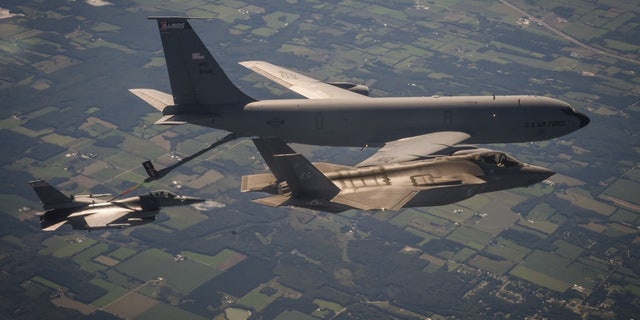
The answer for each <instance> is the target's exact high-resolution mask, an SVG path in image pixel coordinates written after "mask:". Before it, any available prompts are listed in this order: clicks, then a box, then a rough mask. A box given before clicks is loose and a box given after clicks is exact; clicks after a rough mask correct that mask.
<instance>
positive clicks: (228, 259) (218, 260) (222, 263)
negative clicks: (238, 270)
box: [180, 249, 247, 270]
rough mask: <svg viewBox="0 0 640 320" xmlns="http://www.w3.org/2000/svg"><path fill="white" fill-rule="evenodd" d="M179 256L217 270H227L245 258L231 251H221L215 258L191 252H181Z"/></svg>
mask: <svg viewBox="0 0 640 320" xmlns="http://www.w3.org/2000/svg"><path fill="white" fill-rule="evenodd" d="M180 254H181V255H183V256H185V257H187V258H188V259H190V260H193V261H196V262H198V263H201V264H204V265H206V266H210V267H213V268H216V269H218V270H227V269H229V268H231V267H232V266H234V265H235V264H237V263H238V262H240V261H242V260H244V259H245V258H246V257H247V256H245V255H243V254H242V253H238V252H235V251H233V250H231V249H222V250H221V251H220V252H218V253H216V255H215V256H210V255H205V254H201V253H196V252H191V251H183V252H181V253H180Z"/></svg>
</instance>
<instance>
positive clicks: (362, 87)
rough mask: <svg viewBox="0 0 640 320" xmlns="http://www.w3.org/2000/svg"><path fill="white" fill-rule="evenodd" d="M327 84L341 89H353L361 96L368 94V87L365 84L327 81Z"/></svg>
mask: <svg viewBox="0 0 640 320" xmlns="http://www.w3.org/2000/svg"><path fill="white" fill-rule="evenodd" d="M327 84H330V85H332V86H336V87H338V88H341V89H346V90H349V91H353V92H355V93H357V94H361V95H363V96H367V97H368V96H369V87H367V86H365V85H364V84H355V83H350V82H327Z"/></svg>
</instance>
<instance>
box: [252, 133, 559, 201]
mask: <svg viewBox="0 0 640 320" xmlns="http://www.w3.org/2000/svg"><path fill="white" fill-rule="evenodd" d="M253 141H254V143H255V145H256V147H257V148H258V151H259V152H260V154H261V155H262V157H263V158H264V160H265V162H266V163H267V165H268V167H269V169H271V173H263V174H255V175H248V176H243V177H242V187H241V190H242V191H243V192H245V191H258V192H266V193H270V194H272V195H271V196H269V197H266V198H260V199H256V200H254V201H255V202H257V203H260V204H264V205H268V206H273V207H279V206H296V207H303V208H309V209H315V210H320V211H327V212H341V211H344V210H348V209H359V210H398V209H400V208H408V207H428V206H439V205H445V204H450V203H454V202H458V201H461V200H464V199H467V198H470V197H472V196H473V195H475V194H478V193H484V192H492V191H498V190H505V189H511V188H518V187H527V186H530V185H533V184H536V183H538V182H541V181H543V180H545V179H547V178H549V177H550V176H552V175H553V174H554V172H553V171H551V170H548V169H545V168H542V167H536V166H532V165H529V164H526V163H522V162H520V161H518V160H516V159H514V158H513V157H511V156H509V155H507V154H505V153H502V152H499V151H495V150H489V149H478V148H476V149H467V150H459V151H456V152H454V153H453V154H451V155H449V156H433V157H431V158H422V159H420V160H413V161H402V160H400V161H398V162H389V161H388V159H381V160H380V161H379V162H377V163H373V162H371V160H366V161H367V163H366V166H361V165H358V166H356V167H350V166H343V165H337V164H331V163H311V162H309V161H308V160H307V159H306V158H304V157H303V156H302V155H300V154H298V153H296V152H295V151H293V150H292V149H291V148H290V147H289V146H288V145H286V144H285V143H284V142H283V141H282V140H280V139H278V138H260V139H254V140H253Z"/></svg>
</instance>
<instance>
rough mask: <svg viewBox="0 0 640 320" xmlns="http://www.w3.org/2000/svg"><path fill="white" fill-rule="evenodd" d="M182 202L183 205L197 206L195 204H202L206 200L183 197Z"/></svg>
mask: <svg viewBox="0 0 640 320" xmlns="http://www.w3.org/2000/svg"><path fill="white" fill-rule="evenodd" d="M180 201H181V202H182V204H185V205H187V204H195V203H200V202H204V201H205V200H204V199H200V198H194V197H186V196H182V197H181V199H180Z"/></svg>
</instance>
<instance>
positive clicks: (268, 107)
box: [130, 17, 589, 167]
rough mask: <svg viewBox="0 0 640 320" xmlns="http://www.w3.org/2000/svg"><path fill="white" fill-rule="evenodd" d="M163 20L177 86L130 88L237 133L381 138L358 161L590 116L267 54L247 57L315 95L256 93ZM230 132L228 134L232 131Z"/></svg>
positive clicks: (537, 131) (516, 137)
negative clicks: (373, 87)
mask: <svg viewBox="0 0 640 320" xmlns="http://www.w3.org/2000/svg"><path fill="white" fill-rule="evenodd" d="M150 19H153V20H155V21H156V22H157V25H158V28H159V31H160V38H161V40H162V46H163V49H164V55H165V59H166V63H167V69H168V73H169V82H170V84H171V93H172V94H167V93H163V92H160V91H158V90H154V89H131V90H130V91H131V92H132V93H133V94H135V95H137V96H138V97H140V98H141V99H143V100H144V101H146V102H147V103H149V104H151V105H152V106H153V107H155V108H156V109H158V110H160V111H161V112H162V117H161V118H160V119H159V120H158V121H156V124H163V125H177V124H184V123H191V124H196V125H201V126H207V127H212V128H216V129H221V130H226V131H229V132H230V135H234V136H246V137H279V138H281V139H282V140H283V141H285V142H296V143H302V144H313V145H324V146H354V147H366V146H371V147H381V148H380V149H379V150H378V152H376V153H375V154H373V155H372V156H371V157H369V158H368V159H366V160H365V161H362V162H361V163H360V164H359V165H358V167H365V166H373V165H384V164H386V163H399V162H406V161H411V160H418V159H423V158H425V157H428V156H429V155H432V154H436V153H438V152H440V151H443V150H444V149H449V148H450V147H454V146H456V145H458V144H461V143H465V144H474V143H506V142H527V141H539V140H545V139H551V138H556V137H560V136H563V135H566V134H568V133H571V132H573V131H576V130H578V129H580V128H582V127H584V126H586V125H587V124H588V123H589V118H588V117H586V116H585V115H583V114H581V113H579V112H576V110H574V109H573V108H572V107H571V106H570V105H569V104H567V103H565V102H563V101H560V100H557V99H552V98H548V97H540V96H527V95H510V96H452V97H445V96H432V97H383V98H378V97H375V98H374V97H369V96H368V91H369V90H368V88H367V87H366V86H364V85H357V84H350V83H344V82H338V83H335V82H322V81H318V80H315V79H312V78H309V77H307V76H304V75H302V74H299V73H296V72H294V71H291V70H287V69H284V68H282V67H278V66H275V65H272V64H270V63H267V62H264V61H244V62H240V64H241V65H243V66H245V67H247V68H249V69H251V70H253V71H255V72H257V73H259V74H260V75H262V76H265V77H267V78H268V79H271V80H273V81H275V82H277V83H278V84H280V85H283V86H285V87H286V88H288V89H290V90H292V91H294V92H296V93H298V94H300V95H302V96H304V97H306V98H307V99H277V100H256V99H254V98H252V97H249V96H248V95H246V94H245V93H243V92H242V91H240V89H238V88H237V87H236V86H235V85H234V84H233V83H232V82H231V81H230V80H229V78H228V77H227V76H226V75H225V73H224V72H223V70H222V69H221V68H220V66H219V65H218V63H217V62H216V61H215V59H214V58H213V56H212V55H211V53H210V52H209V50H207V48H206V47H205V45H204V44H203V43H202V41H201V40H200V38H199V37H198V35H197V34H196V33H195V32H194V30H193V29H192V27H191V25H190V24H189V21H188V18H184V17H150ZM225 138H226V137H225Z"/></svg>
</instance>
